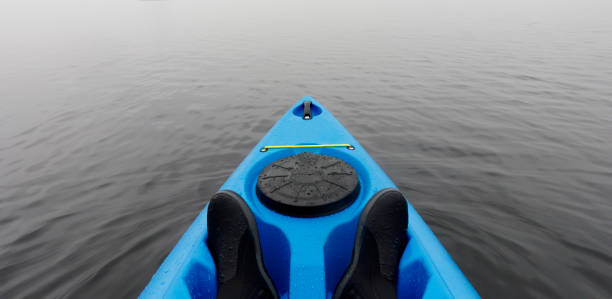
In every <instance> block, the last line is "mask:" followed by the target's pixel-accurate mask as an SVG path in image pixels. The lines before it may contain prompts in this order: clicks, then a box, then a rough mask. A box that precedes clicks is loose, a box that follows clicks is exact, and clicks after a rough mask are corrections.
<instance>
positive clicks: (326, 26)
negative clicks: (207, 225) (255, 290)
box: [0, 0, 612, 298]
mask: <svg viewBox="0 0 612 299" xmlns="http://www.w3.org/2000/svg"><path fill="white" fill-rule="evenodd" d="M610 16H612V4H610V3H609V1H579V0H564V1H552V0H546V1H544V0H536V1H484V0H483V1H476V0H468V1H450V0H449V1H441V0H433V1H388V0H384V1H340V2H338V1H322V0H314V1H302V0H298V1H280V0H263V1H214V2H213V1H208V0H200V1H180V0H176V1H173V0H168V1H135V0H128V1H118V0H105V1H103V0H87V1H76V0H71V1H42V0H40V1H13V0H9V1H4V2H2V3H1V4H0V82H1V83H0V104H1V106H0V107H1V108H0V138H1V139H0V190H1V193H0V298H26V297H28V298H42V297H47V298H58V297H59V298H64V297H67V298H93V297H105V298H121V297H135V296H137V295H138V293H139V292H140V291H141V290H142V289H143V287H144V286H145V285H146V283H147V282H148V281H149V279H150V277H151V276H152V275H153V273H154V272H155V270H156V269H157V267H158V266H159V264H160V263H161V262H162V261H163V259H164V258H165V256H166V255H167V254H168V252H169V251H170V250H171V249H172V247H173V246H174V244H175V242H176V241H177V240H178V239H179V237H180V236H181V234H182V233H183V232H184V231H185V230H186V228H187V227H188V225H189V224H190V223H191V222H192V221H193V220H194V218H195V217H196V215H197V214H198V213H199V212H200V210H201V209H202V208H203V207H204V205H205V204H206V202H207V200H208V198H209V197H210V196H211V195H212V194H213V193H214V192H215V191H216V190H217V189H218V188H219V187H220V185H221V184H222V183H223V182H224V180H225V179H226V178H227V176H228V175H229V174H230V173H231V172H232V171H233V169H234V168H235V167H236V166H237V165H238V164H239V163H240V161H241V160H242V159H243V158H244V157H245V156H246V154H247V152H248V151H249V150H250V149H251V148H252V147H253V146H254V145H255V144H256V143H257V141H258V140H259V139H260V138H261V137H262V136H263V135H264V134H265V132H266V131H267V130H268V129H269V128H270V127H271V126H272V125H273V124H274V122H275V121H276V120H277V119H278V118H279V117H280V115H281V114H282V113H284V112H285V111H286V110H287V109H288V108H289V106H290V105H292V104H293V103H294V102H295V101H297V100H298V99H299V98H301V97H302V96H304V95H312V96H314V97H316V98H317V99H318V100H319V101H320V102H321V103H322V104H324V105H325V106H326V107H327V108H328V109H329V110H330V111H331V112H332V113H334V115H335V116H336V117H337V118H338V119H339V120H340V121H341V122H342V123H343V124H344V125H345V126H346V127H347V128H348V129H349V131H351V132H352V133H353V135H354V136H355V137H356V138H357V139H358V140H359V141H360V142H361V143H362V145H363V146H364V147H365V148H366V149H367V150H368V151H369V152H370V154H371V155H372V156H373V157H374V159H375V160H377V161H378V162H379V163H380V165H381V166H382V168H383V169H384V170H385V171H386V172H387V174H388V175H389V176H390V177H391V178H392V179H393V180H394V181H395V182H396V184H397V185H398V186H399V187H400V188H401V189H402V191H403V192H404V194H405V195H406V197H407V198H408V199H409V201H410V202H411V203H412V204H413V205H414V206H415V207H416V209H417V210H418V211H419V212H420V213H421V215H422V216H423V218H424V219H425V221H426V222H427V223H428V224H429V225H430V227H431V228H432V230H433V231H434V232H435V234H436V235H437V236H438V238H439V239H440V240H441V242H442V243H443V244H444V246H445V247H446V248H447V249H448V251H449V253H450V254H451V256H452V257H453V258H454V259H455V261H456V262H457V264H458V265H459V267H460V268H461V269H462V270H463V272H464V273H465V274H466V276H467V277H468V279H469V280H470V281H471V282H472V283H473V284H474V286H475V287H476V289H477V290H478V291H479V292H480V293H481V295H483V296H484V297H489V298H528V297H530V298H535V297H539V298H541V297H548V298H610V297H612V274H611V273H612V250H611V248H612V19H611V18H610Z"/></svg>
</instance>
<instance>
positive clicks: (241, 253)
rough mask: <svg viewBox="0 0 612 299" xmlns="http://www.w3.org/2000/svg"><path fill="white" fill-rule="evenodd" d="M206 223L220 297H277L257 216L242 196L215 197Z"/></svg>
mask: <svg viewBox="0 0 612 299" xmlns="http://www.w3.org/2000/svg"><path fill="white" fill-rule="evenodd" d="M207 221H208V240H207V245H208V248H209V249H210V253H211V254H212V257H213V260H214V261H215V266H216V268H217V298H218V299H226V298H227V299H230V298H231V299H247V298H248V299H251V298H260V299H264V298H265V299H267V298H278V294H277V291H276V289H275V287H274V284H273V283H272V280H271V279H270V276H269V275H268V273H267V271H266V269H265V266H264V262H263V256H262V251H261V247H260V244H259V235H258V233H257V225H256V223H255V217H254V216H253V213H251V210H250V209H249V207H248V206H247V204H246V203H245V202H244V200H243V199H242V198H241V197H240V195H238V194H236V193H234V192H231V191H220V192H218V193H217V194H215V195H214V196H213V198H212V199H211V200H210V204H209V206H208V217H207Z"/></svg>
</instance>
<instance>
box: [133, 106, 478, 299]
mask: <svg viewBox="0 0 612 299" xmlns="http://www.w3.org/2000/svg"><path fill="white" fill-rule="evenodd" d="M296 169H297V170H296ZM298 170H299V171H298ZM213 210H214V211H213ZM232 211H235V212H236V213H234V216H232V215H230V213H232ZM236 215H237V216H236ZM232 217H238V218H232ZM240 217H241V218H240ZM233 219H237V220H233ZM213 226H215V227H213ZM245 231H246V232H247V233H245V234H246V236H247V237H245V235H238V236H236V234H238V233H237V232H245ZM232 234H233V236H232ZM224 242H225V243H224ZM228 242H229V243H228ZM231 242H234V243H231ZM245 244H249V245H245ZM381 244H382V245H381ZM384 244H387V245H384ZM247 248H248V249H247ZM245 252H247V253H245ZM239 254H242V255H241V257H236V258H234V260H232V256H234V255H236V256H238V255H239ZM251 260H252V261H251ZM249 265H250V266H249ZM249 267H250V268H249ZM253 271H255V272H257V271H259V272H257V273H259V274H261V277H260V279H259V280H257V281H255V282H253V281H249V282H248V283H245V284H243V285H242V286H241V285H240V284H237V283H236V282H235V281H234V282H233V281H231V279H232V277H234V276H235V277H238V276H240V277H242V278H241V279H245V277H252V276H256V275H255V274H250V273H255V272H253ZM368 271H369V272H368ZM371 273H375V275H373V274H371ZM360 277H362V278H360ZM363 277H369V278H368V279H367V280H364V279H365V278H363ZM359 279H361V280H359ZM370 281H371V283H372V286H371V287H370ZM257 284H259V285H260V286H262V287H261V288H262V290H263V291H262V290H259V291H257V288H258V287H257ZM222 288H224V289H223V290H222ZM241 288H245V289H250V290H256V291H253V292H251V293H249V294H250V295H241V296H242V297H244V298H246V297H249V298H250V297H255V298H292V299H301V298H304V299H307V298H308V299H316V298H321V299H323V298H356V297H359V296H361V297H364V298H367V297H379V298H390V297H395V295H396V297H397V298H479V296H478V294H477V292H476V291H475V289H474V288H473V287H472V285H471V284H470V283H469V281H468V280H467V279H466V277H465V276H464V275H463V273H461V270H459V268H458V267H457V265H456V264H455V262H454V261H453V260H452V258H451V257H450V256H449V254H448V253H447V252H446V250H445V249H444V247H443V246H442V245H441V244H440V242H439V241H438V239H437V238H436V237H435V236H434V234H433V233H432V232H431V230H430V229H429V227H428V226H427V225H426V224H425V222H424V221H423V219H422V218H421V217H420V216H419V214H418V213H417V211H416V210H415V209H414V208H413V207H412V205H410V204H409V203H408V202H407V201H406V200H405V199H404V198H403V196H401V193H399V192H398V191H397V188H396V186H395V185H394V184H393V182H392V181H391V180H390V179H389V178H388V177H387V175H386V174H385V173H384V172H383V171H382V169H381V168H380V167H379V166H378V165H377V164H376V162H375V161H374V160H373V159H372V158H371V157H370V156H369V155H368V153H367V152H366V151H365V149H364V148H363V147H361V145H360V144H359V143H358V142H357V140H355V138H353V136H351V134H350V133H349V132H348V131H347V130H346V129H345V128H344V127H343V126H342V125H341V124H340V123H339V122H338V121H337V120H336V119H335V118H334V117H333V115H332V114H331V113H330V112H329V111H327V110H326V109H325V108H324V107H323V106H322V105H321V104H320V103H318V102H317V101H316V100H315V99H313V98H311V97H305V98H303V99H301V100H300V101H298V102H297V103H296V104H295V105H294V106H293V107H291V109H290V110H289V111H288V112H287V113H286V114H285V115H284V116H283V117H282V118H281V119H280V120H279V121H278V122H277V123H276V124H275V125H274V127H272V129H270V131H269V132H268V133H267V134H266V135H265V136H264V137H263V139H261V141H260V142H259V143H258V144H257V145H256V146H255V148H254V149H253V150H251V152H250V153H249V154H248V156H247V157H246V158H245V159H244V161H242V163H241V164H240V165H239V166H238V167H237V168H236V170H235V171H234V172H233V173H232V175H231V176H230V177H229V178H228V179H227V181H226V182H225V183H224V184H223V185H222V186H221V188H220V192H219V193H218V194H217V195H215V196H214V197H213V199H212V200H211V203H210V204H208V205H207V206H206V207H205V208H204V210H203V211H202V212H201V213H200V214H199V216H198V217H197V218H196V219H195V221H194V222H193V224H192V225H191V226H190V227H189V229H188V230H187V231H186V232H185V234H184V235H183V237H182V238H181V239H180V240H179V242H178V243H177V244H176V246H175V247H174V249H173V250H172V251H171V252H170V254H169V255H168V257H167V258H166V259H165V261H164V262H163V264H162V265H161V266H160V268H159V269H158V271H157V272H156V273H155V275H154V276H153V277H152V279H151V281H150V282H149V284H148V285H147V286H146V288H145V289H144V290H143V291H142V293H141V294H140V298H215V297H217V298H221V297H224V298H232V297H234V298H235V297H237V296H238V295H228V294H239V293H240V294H246V293H245V292H244V291H241V292H240V291H239V289H241ZM379 290H380V291H379ZM222 291H223V293H224V294H225V295H223V296H221V295H219V294H221V293H222ZM368 292H370V293H371V294H374V295H363V294H366V293H368ZM272 293H273V294H272ZM370 293H368V294H370ZM375 293H376V294H378V295H376V294H375ZM392 293H393V294H392ZM262 294H263V295H262ZM265 294H272V295H270V296H264V295H265ZM360 294H361V295H360ZM381 294H382V295H381ZM384 294H387V295H384ZM388 294H392V295H388Z"/></svg>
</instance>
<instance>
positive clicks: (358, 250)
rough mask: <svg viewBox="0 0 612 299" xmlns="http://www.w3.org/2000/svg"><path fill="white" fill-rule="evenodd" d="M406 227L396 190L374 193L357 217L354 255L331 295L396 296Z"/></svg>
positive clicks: (340, 298) (405, 211) (338, 298)
mask: <svg viewBox="0 0 612 299" xmlns="http://www.w3.org/2000/svg"><path fill="white" fill-rule="evenodd" d="M407 227H408V205H407V203H406V200H405V199H404V197H403V196H402V194H401V193H400V192H399V191H397V190H395V189H385V190H382V191H380V192H378V193H376V194H375V195H374V196H373V197H372V199H370V201H369V202H368V204H367V205H366V206H365V208H364V209H363V212H362V213H361V216H360V217H359V224H358V227H357V233H356V236H355V247H354V248H353V257H352V259H351V263H350V264H349V267H348V268H347V270H346V272H345V273H344V276H343V277H342V279H340V282H339V283H338V285H337V287H336V290H335V292H334V296H333V298H334V299H346V298H363V299H374V298H380V299H383V298H384V299H387V298H397V275H398V267H399V262H400V259H401V257H402V254H403V252H404V248H405V247H406V244H407V242H408V237H407V236H406V229H407Z"/></svg>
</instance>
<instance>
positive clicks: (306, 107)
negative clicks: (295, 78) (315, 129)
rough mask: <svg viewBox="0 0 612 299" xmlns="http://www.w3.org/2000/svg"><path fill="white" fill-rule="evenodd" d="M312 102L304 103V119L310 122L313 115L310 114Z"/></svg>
mask: <svg viewBox="0 0 612 299" xmlns="http://www.w3.org/2000/svg"><path fill="white" fill-rule="evenodd" d="M311 104H312V102H311V101H304V112H303V113H302V118H303V119H305V120H309V119H311V118H312V114H310V105H311Z"/></svg>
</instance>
